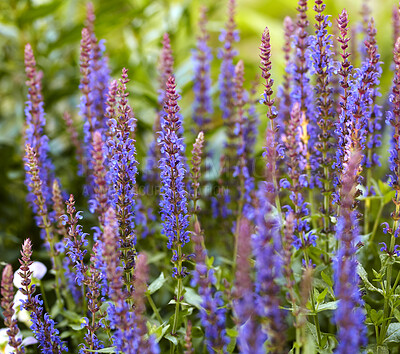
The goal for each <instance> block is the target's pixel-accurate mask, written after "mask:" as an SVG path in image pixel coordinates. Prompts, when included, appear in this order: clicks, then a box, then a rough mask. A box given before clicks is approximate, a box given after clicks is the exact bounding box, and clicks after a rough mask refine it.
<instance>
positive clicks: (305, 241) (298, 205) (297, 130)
mask: <svg viewBox="0 0 400 354" xmlns="http://www.w3.org/2000/svg"><path fill="white" fill-rule="evenodd" d="M303 122H304V117H301V112H300V105H299V103H297V102H296V103H295V104H294V106H293V109H292V112H291V117H290V121H289V124H288V126H287V131H286V135H285V136H284V138H283V140H284V144H285V147H286V156H287V159H286V161H287V166H288V176H289V178H290V181H289V180H287V179H286V178H283V179H281V180H280V186H281V187H282V188H285V189H289V190H290V196H289V198H290V200H291V202H292V206H290V205H286V206H284V208H285V209H286V211H287V214H288V213H291V212H294V215H295V231H296V235H295V236H294V237H293V238H294V242H293V245H294V246H296V247H297V248H306V247H309V246H311V245H315V239H316V236H315V235H312V234H310V233H308V234H307V232H308V231H309V230H310V225H309V223H308V221H307V220H306V219H304V216H307V215H308V214H309V210H308V207H307V203H306V201H305V200H304V197H303V194H302V190H303V189H304V188H306V187H307V186H308V181H307V177H306V175H305V174H304V170H305V166H306V158H305V155H306V152H305V147H304V145H303V144H302V141H301V135H302V134H303V132H304V130H303Z"/></svg>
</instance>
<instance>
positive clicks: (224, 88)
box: [218, 0, 239, 126]
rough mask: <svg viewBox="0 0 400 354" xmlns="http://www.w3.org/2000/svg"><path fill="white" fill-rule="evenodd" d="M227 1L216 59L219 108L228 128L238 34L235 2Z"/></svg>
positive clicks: (231, 111)
mask: <svg viewBox="0 0 400 354" xmlns="http://www.w3.org/2000/svg"><path fill="white" fill-rule="evenodd" d="M228 1H229V2H228V21H227V22H226V25H225V29H224V30H222V32H221V34H220V37H219V40H220V42H222V43H223V47H222V48H221V49H220V51H219V53H218V58H220V59H222V63H221V69H220V75H219V90H220V108H221V110H222V118H223V119H225V120H228V122H227V124H228V126H229V120H230V119H232V118H233V117H232V115H233V110H232V107H233V102H234V100H235V91H234V85H233V79H234V77H235V66H234V64H233V58H234V57H235V56H236V55H237V51H236V50H235V49H234V47H233V45H234V42H237V41H239V33H238V31H237V30H236V23H235V9H236V0H228Z"/></svg>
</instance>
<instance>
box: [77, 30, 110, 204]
mask: <svg viewBox="0 0 400 354" xmlns="http://www.w3.org/2000/svg"><path fill="white" fill-rule="evenodd" d="M103 52H104V44H103V43H102V42H100V43H97V39H96V37H95V35H94V33H93V28H84V29H82V40H81V55H80V70H81V75H82V77H81V82H80V85H79V88H80V90H81V91H82V96H81V101H80V114H81V116H82V117H83V121H84V124H83V132H84V153H85V160H86V162H85V163H84V165H83V166H85V167H86V168H87V171H86V172H88V173H89V174H88V181H87V185H86V186H85V191H86V193H87V194H88V195H89V196H90V197H91V198H93V193H94V191H93V188H92V185H93V179H94V177H93V176H92V174H91V172H92V169H93V165H94V164H95V162H94V161H93V156H92V155H93V153H92V150H93V147H92V141H93V140H92V139H93V134H94V132H95V131H98V132H100V134H101V136H102V139H103V140H105V131H106V129H107V125H106V120H105V119H104V115H105V111H106V96H107V92H108V80H109V69H108V64H107V58H106V57H105V56H104V55H103ZM104 153H106V151H104ZM80 172H82V173H83V172H84V171H80Z"/></svg>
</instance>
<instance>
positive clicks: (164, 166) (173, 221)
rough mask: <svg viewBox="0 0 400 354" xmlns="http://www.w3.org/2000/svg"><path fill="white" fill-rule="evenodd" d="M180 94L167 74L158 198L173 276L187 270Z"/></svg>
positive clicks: (186, 221)
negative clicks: (185, 266)
mask: <svg viewBox="0 0 400 354" xmlns="http://www.w3.org/2000/svg"><path fill="white" fill-rule="evenodd" d="M178 99H179V95H178V94H177V93H176V84H175V78H174V77H173V76H170V78H169V79H168V82H167V90H166V102H165V112H166V115H165V116H164V120H163V122H162V124H161V127H162V131H161V132H160V137H159V140H158V141H159V144H160V146H161V153H162V158H161V159H160V170H161V174H160V178H161V181H162V187H161V194H162V200H161V202H160V207H161V218H162V220H163V233H164V235H165V236H167V237H168V243H167V246H168V248H169V249H172V253H173V256H172V262H173V263H174V270H173V276H174V277H179V278H181V277H185V275H186V270H185V268H184V267H183V268H182V262H183V261H184V260H185V255H184V254H183V253H182V246H184V245H185V244H186V243H188V242H189V240H190V238H189V232H188V230H187V228H188V226H189V221H188V218H189V216H188V209H187V196H186V191H185V185H184V177H185V165H184V157H183V151H184V145H183V138H181V137H179V135H180V134H179V131H180V129H181V126H182V121H181V119H180V115H179V113H178V112H179V110H180V108H179V106H178V102H177V101H178Z"/></svg>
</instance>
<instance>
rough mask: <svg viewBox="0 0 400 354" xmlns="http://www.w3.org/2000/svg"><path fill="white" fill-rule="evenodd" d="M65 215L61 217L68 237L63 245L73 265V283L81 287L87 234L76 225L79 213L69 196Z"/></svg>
mask: <svg viewBox="0 0 400 354" xmlns="http://www.w3.org/2000/svg"><path fill="white" fill-rule="evenodd" d="M66 204H67V214H65V215H63V220H64V223H65V225H66V226H67V228H68V236H67V240H66V243H65V246H66V248H67V249H68V251H67V254H68V256H69V258H70V260H71V262H72V264H74V270H75V272H74V273H75V281H76V283H77V284H78V285H79V286H81V285H82V283H83V282H84V280H85V276H86V271H87V266H86V265H85V264H84V261H83V259H84V257H85V255H86V253H87V251H86V250H85V249H84V248H85V247H87V246H88V241H87V239H86V237H87V234H85V233H84V232H83V231H82V226H81V225H79V224H78V221H79V219H82V216H81V213H82V212H81V211H78V212H77V211H76V209H75V199H74V196H73V195H72V194H71V195H70V197H69V199H68V200H67V202H66Z"/></svg>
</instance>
